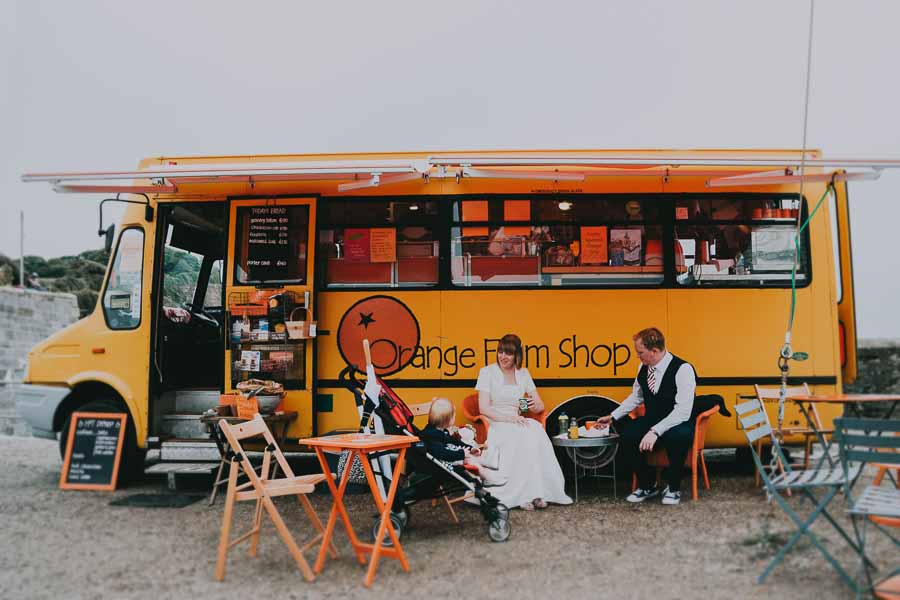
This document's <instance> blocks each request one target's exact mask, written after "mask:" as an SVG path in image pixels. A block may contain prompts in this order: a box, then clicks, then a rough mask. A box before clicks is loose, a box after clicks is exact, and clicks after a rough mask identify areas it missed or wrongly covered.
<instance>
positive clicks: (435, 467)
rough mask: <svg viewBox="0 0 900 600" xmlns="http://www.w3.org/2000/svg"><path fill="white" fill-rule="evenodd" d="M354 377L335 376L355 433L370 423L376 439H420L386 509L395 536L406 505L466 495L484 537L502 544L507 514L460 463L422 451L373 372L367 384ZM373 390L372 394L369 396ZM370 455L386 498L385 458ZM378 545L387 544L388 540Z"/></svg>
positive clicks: (349, 372)
mask: <svg viewBox="0 0 900 600" xmlns="http://www.w3.org/2000/svg"><path fill="white" fill-rule="evenodd" d="M367 371H369V369H367ZM356 372H357V369H355V368H353V367H347V368H345V369H344V370H343V371H341V373H340V375H339V378H340V379H341V381H342V382H343V383H344V385H345V387H347V389H349V390H350V391H351V392H353V396H354V399H355V401H356V406H357V411H358V412H359V414H360V426H359V431H360V432H365V433H368V432H370V431H371V429H370V426H369V421H370V420H371V421H372V425H373V426H374V431H375V433H376V434H378V433H386V434H393V435H409V436H416V437H419V439H420V441H419V442H418V443H416V444H414V445H413V446H411V447H410V450H409V452H407V455H406V458H407V463H406V464H407V469H406V477H405V481H401V484H400V487H399V488H398V489H397V493H396V495H395V497H394V504H393V506H392V507H391V524H392V526H393V527H394V530H395V531H396V532H397V535H398V537H399V536H402V533H403V529H404V528H406V526H407V524H408V523H409V515H410V509H409V507H410V506H411V505H412V504H415V503H416V502H418V501H419V500H431V499H433V498H442V497H444V496H450V495H454V494H463V493H470V494H472V497H473V498H474V501H475V502H477V504H478V507H479V508H480V510H481V515H482V516H483V517H484V520H485V521H487V524H488V537H490V539H491V540H493V541H495V542H504V541H506V540H507V539H508V538H509V534H510V532H511V528H510V524H509V509H508V508H507V507H506V506H505V505H503V504H502V503H500V502H499V501H498V500H497V498H495V497H494V496H492V495H491V494H490V493H489V492H487V491H486V490H485V487H484V484H483V483H482V481H481V480H480V479H479V478H477V477H473V476H472V475H470V474H469V472H468V471H467V470H466V468H465V465H464V464H455V465H454V464H446V463H445V462H443V461H441V460H439V459H437V458H435V457H434V456H433V455H432V454H431V453H430V452H429V451H428V449H427V448H426V444H425V442H424V439H425V438H427V436H423V432H422V430H420V429H419V428H418V427H416V425H415V424H414V423H413V414H412V411H410V409H409V407H408V406H406V404H405V403H404V402H403V400H401V399H400V397H399V396H397V394H396V393H394V391H393V390H392V389H391V388H390V387H388V386H387V385H386V384H385V383H384V381H382V380H381V379H379V378H378V377H377V376H376V375H375V373H374V372H371V373H367V375H368V377H369V379H370V381H369V383H368V384H367V385H366V384H363V383H362V382H360V381H359V380H358V379H357V378H356ZM375 384H377V385H375ZM373 389H377V390H378V391H377V392H375V391H373ZM451 408H452V405H451ZM370 456H372V458H371V466H372V470H373V472H374V473H375V475H376V480H378V483H379V484H380V485H379V487H380V488H381V489H382V498H386V497H387V494H386V493H384V492H383V490H387V489H388V487H389V486H390V477H391V471H392V470H391V467H390V457H389V456H383V455H382V456H374V455H370ZM377 527H378V522H377V520H376V522H375V523H374V525H373V536H374V535H375V532H376V531H377ZM384 543H386V544H389V543H390V539H388V540H385V542H384Z"/></svg>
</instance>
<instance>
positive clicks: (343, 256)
mask: <svg viewBox="0 0 900 600" xmlns="http://www.w3.org/2000/svg"><path fill="white" fill-rule="evenodd" d="M438 212H439V211H438V203H437V201H434V200H419V199H329V200H328V201H327V206H326V207H325V208H324V210H323V212H322V213H321V214H322V225H321V226H322V229H321V230H320V233H319V257H320V259H321V260H322V263H324V264H323V265H322V266H323V270H324V283H325V287H328V288H354V287H402V288H421V287H432V286H436V285H437V283H438V259H439V256H440V244H439V241H438V240H439V235H438V232H439V231H440V230H441V224H440V223H439V222H438Z"/></svg>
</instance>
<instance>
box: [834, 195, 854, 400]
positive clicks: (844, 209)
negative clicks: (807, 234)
mask: <svg viewBox="0 0 900 600" xmlns="http://www.w3.org/2000/svg"><path fill="white" fill-rule="evenodd" d="M834 190H835V195H834V202H835V206H834V215H835V221H836V224H837V227H836V230H837V238H836V240H835V243H836V244H837V248H836V252H835V258H836V260H837V261H838V264H837V265H836V266H837V275H838V281H837V284H838V289H837V291H838V294H839V295H838V335H839V337H840V340H839V341H840V348H841V378H842V379H843V382H844V384H848V383H853V382H854V381H856V306H855V303H854V297H853V252H852V251H853V247H852V245H851V241H850V205H849V202H848V197H847V182H846V181H838V182H836V183H835V184H834Z"/></svg>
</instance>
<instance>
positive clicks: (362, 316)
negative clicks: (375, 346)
mask: <svg viewBox="0 0 900 600" xmlns="http://www.w3.org/2000/svg"><path fill="white" fill-rule="evenodd" d="M373 314H375V313H363V312H361V313H359V323H357V325H362V326H363V327H365V328H366V329H369V324H370V323H374V322H375V319H373V318H372V315H373Z"/></svg>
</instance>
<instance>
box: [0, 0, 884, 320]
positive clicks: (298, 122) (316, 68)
mask: <svg viewBox="0 0 900 600" xmlns="http://www.w3.org/2000/svg"><path fill="white" fill-rule="evenodd" d="M808 13H809V5H808V3H807V2H803V1H791V2H785V1H784V0H779V1H771V0H765V1H760V0H757V1H753V2H749V1H747V2H743V3H740V4H738V3H734V2H715V1H707V2H701V1H683V2H666V1H662V0H660V1H658V2H639V1H631V2H619V3H616V2H603V3H601V2H583V3H576V2H571V3H569V2H553V3H550V2H546V1H544V2H536V1H531V2H525V1H517V2H488V1H456V2H452V3H451V2H440V3H429V2H421V1H408V2H358V3H353V2H351V3H338V2H333V3H328V2H306V3H297V2H286V1H285V2H254V3H252V6H250V5H244V3H237V2H232V3H228V2H211V1H210V2H160V1H157V2H153V3H148V2H144V3H136V2H124V1H123V2H92V1H88V0H81V1H80V2H63V1H58V2H42V1H38V0H22V1H16V0H13V1H10V0H5V1H3V2H0V56H2V61H3V62H2V67H0V68H2V70H3V83H2V85H0V165H2V172H0V194H2V200H0V202H2V204H0V252H2V253H4V254H7V255H9V256H18V254H19V249H18V231H19V229H18V213H19V210H20V209H24V210H25V211H26V221H27V234H26V247H25V252H26V254H40V255H43V256H47V257H49V256H59V255H63V254H70V253H76V252H80V251H82V250H85V249H88V248H94V247H98V246H99V245H100V241H99V238H97V236H96V229H97V210H96V206H97V196H80V195H79V196H76V195H57V194H54V193H52V192H51V191H50V188H49V186H47V185H45V184H40V185H39V184H28V185H25V184H22V183H20V182H19V176H20V174H21V173H22V172H25V171H42V170H79V169H111V168H115V169H128V168H133V167H135V166H136V165H137V162H138V160H139V159H140V158H142V157H145V156H154V155H164V154H165V155H177V154H232V153H233V154H260V153H276V152H343V151H366V150H376V151H377V150H442V149H494V148H509V149H514V148H644V147H646V148H662V147H678V148H698V147H711V148H773V147H799V146H800V145H801V142H802V114H803V92H804V76H805V75H804V74H805V71H804V69H805V64H806V44H807V27H808V20H807V19H808ZM897 23H900V3H897V2H888V1H887V0H885V1H857V2H853V3H847V2H845V1H840V0H819V1H818V2H817V3H816V19H815V33H814V46H813V60H812V63H813V68H812V84H811V92H810V106H809V133H808V145H809V146H810V147H818V148H821V149H823V150H824V151H825V154H826V155H827V156H832V157H841V158H846V157H855V158H873V157H881V158H900V119H898V118H897V114H896V110H897V107H898V106H900V84H898V83H897V81H896V76H895V73H896V67H897V59H898V57H900V36H898V35H897V34H896V27H897ZM898 192H900V172H894V173H887V174H886V175H884V176H883V177H882V178H881V180H879V181H876V182H860V183H856V184H851V192H850V194H851V201H852V203H853V211H852V223H853V243H854V261H855V262H854V266H855V269H856V292H857V316H858V323H859V328H860V334H861V336H862V337H900V316H898V313H897V310H896V308H895V307H896V306H897V304H898V303H897V299H898V298H900V277H898V276H897V272H898V267H900V253H898V252H897V251H896V250H894V249H892V248H891V247H890V242H889V240H891V239H892V236H894V235H896V227H897V225H896V223H897V222H898V219H900V204H898V202H897V196H898ZM109 214H110V215H114V214H115V213H114V212H112V211H110V213H109Z"/></svg>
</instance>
